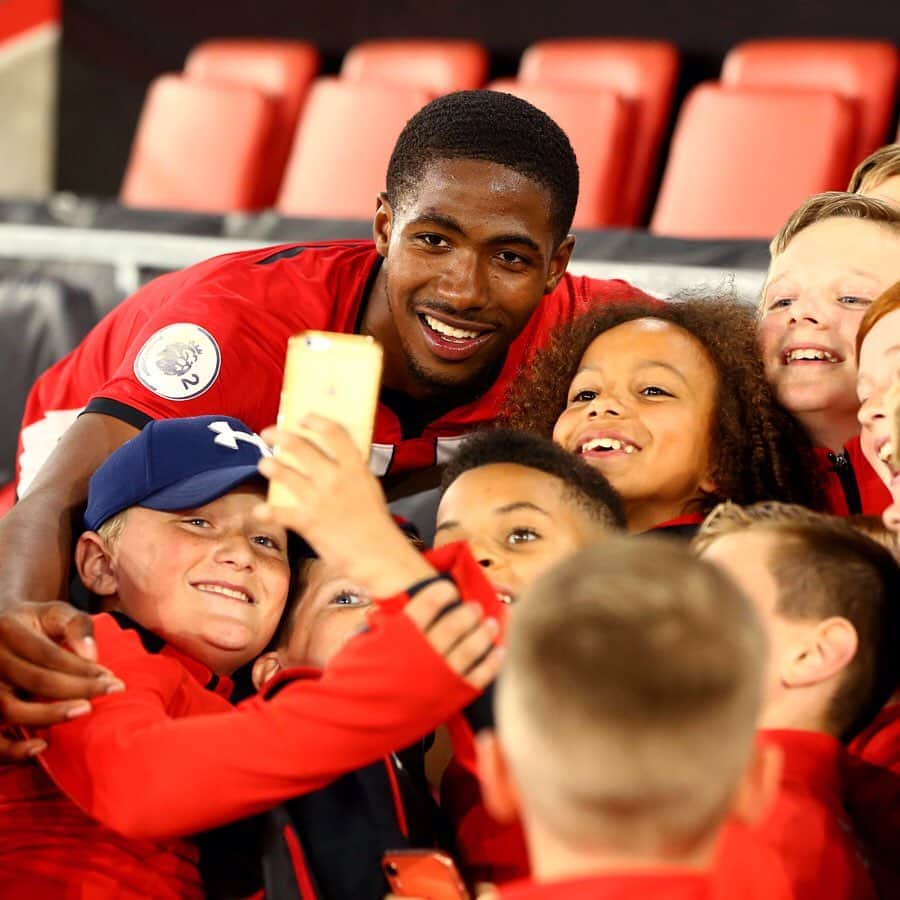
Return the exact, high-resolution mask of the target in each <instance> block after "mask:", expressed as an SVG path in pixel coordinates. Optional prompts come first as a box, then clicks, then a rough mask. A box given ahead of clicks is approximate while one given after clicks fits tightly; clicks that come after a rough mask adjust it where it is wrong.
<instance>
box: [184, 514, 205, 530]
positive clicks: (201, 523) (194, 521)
mask: <svg viewBox="0 0 900 900" xmlns="http://www.w3.org/2000/svg"><path fill="white" fill-rule="evenodd" d="M184 521H185V522H186V523H187V524H188V525H193V526H194V527H195V528H212V525H210V523H209V520H208V519H203V518H201V517H200V516H191V518H190V519H185V520H184Z"/></svg>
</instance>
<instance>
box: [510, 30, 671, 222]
mask: <svg viewBox="0 0 900 900" xmlns="http://www.w3.org/2000/svg"><path fill="white" fill-rule="evenodd" d="M518 79H519V81H521V82H523V83H525V84H541V85H580V86H583V87H590V88H601V89H603V90H607V91H615V92H616V93H617V94H619V95H620V96H621V97H623V98H625V99H626V100H628V101H629V102H630V103H631V104H632V105H633V106H634V108H635V111H634V128H633V138H632V141H633V145H632V147H633V149H632V151H631V159H630V161H629V166H628V172H627V176H626V179H625V181H624V182H623V183H622V185H621V188H620V191H621V198H620V202H621V207H620V213H619V216H618V219H619V222H620V223H621V224H623V225H638V224H640V222H641V221H642V219H643V215H644V212H645V209H646V205H647V199H648V195H649V192H650V189H651V187H652V186H653V182H654V174H655V172H656V164H657V161H658V158H659V150H660V146H661V144H662V141H663V138H664V137H665V134H666V126H667V123H668V120H669V114H670V111H671V108H672V97H673V95H674V92H675V84H676V81H677V79H678V51H677V50H676V49H675V47H674V46H673V45H672V44H669V43H666V42H665V41H639V40H616V39H608V40H607V39H602V40H601V39H592V38H591V39H573V40H552V41H540V42H538V43H536V44H533V45H532V46H531V47H529V48H528V49H527V50H526V51H525V53H524V54H523V55H522V61H521V63H520V65H519V74H518Z"/></svg>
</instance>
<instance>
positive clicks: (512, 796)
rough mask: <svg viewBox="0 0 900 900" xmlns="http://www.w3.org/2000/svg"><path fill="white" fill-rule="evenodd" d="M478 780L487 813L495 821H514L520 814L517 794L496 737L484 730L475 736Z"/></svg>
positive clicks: (489, 731) (492, 732) (488, 730)
mask: <svg viewBox="0 0 900 900" xmlns="http://www.w3.org/2000/svg"><path fill="white" fill-rule="evenodd" d="M475 751H476V757H477V761H478V780H479V782H480V783H481V796H482V797H483V798H484V805H485V808H486V809H487V811H488V812H489V813H490V814H491V816H493V817H494V819H496V820H497V821H498V822H502V823H506V822H513V821H515V819H516V818H517V817H518V814H519V794H518V791H517V790H516V785H515V782H514V781H513V778H512V773H511V772H510V771H509V765H508V764H507V762H506V757H505V756H504V755H503V748H502V747H501V746H500V743H499V741H498V740H497V735H496V733H495V732H494V731H491V730H490V729H484V730H483V731H480V732H478V734H476V735H475Z"/></svg>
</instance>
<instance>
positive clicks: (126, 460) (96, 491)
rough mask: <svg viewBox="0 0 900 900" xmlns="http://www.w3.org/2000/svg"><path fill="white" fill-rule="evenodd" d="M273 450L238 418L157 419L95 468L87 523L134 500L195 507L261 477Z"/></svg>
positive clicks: (93, 525) (91, 527)
mask: <svg viewBox="0 0 900 900" xmlns="http://www.w3.org/2000/svg"><path fill="white" fill-rule="evenodd" d="M270 453H271V451H270V450H269V448H268V446H267V445H266V443H265V441H263V439H262V438H261V437H260V436H259V435H258V434H255V433H254V432H253V430H252V429H251V428H249V427H248V426H247V425H245V424H244V423H243V422H242V421H241V420H240V419H232V418H229V417H228V416H195V417H194V418H189V419H156V420H154V421H152V422H149V423H148V424H147V425H145V426H144V429H143V431H141V433H140V434H139V435H137V436H136V437H133V438H132V439H131V440H130V441H127V442H126V443H124V444H122V446H121V447H119V448H118V449H117V450H116V451H115V452H113V453H112V454H111V455H110V456H109V458H108V459H107V460H106V461H105V462H104V463H103V465H101V466H100V468H99V469H97V471H96V472H94V475H93V477H92V478H91V481H90V485H89V486H88V503H87V509H86V510H85V513H84V525H85V528H87V529H88V531H96V529H97V528H99V527H100V525H102V524H103V523H104V522H105V521H106V520H107V519H109V518H110V517H112V516H114V515H115V514H116V513H119V512H122V510H123V509H128V508H129V507H131V506H143V507H146V508H147V509H158V510H164V511H174V510H179V509H194V508H195V507H197V506H203V505H204V504H205V503H210V502H212V501H213V500H216V499H218V498H219V497H221V496H222V495H223V494H227V493H228V492H229V491H230V490H232V489H233V488H236V487H237V486H238V485H239V484H243V483H244V482H245V481H249V480H250V479H253V478H261V477H262V476H261V475H260V474H259V472H258V471H257V464H258V463H259V461H260V459H261V458H262V457H263V456H269V455H270Z"/></svg>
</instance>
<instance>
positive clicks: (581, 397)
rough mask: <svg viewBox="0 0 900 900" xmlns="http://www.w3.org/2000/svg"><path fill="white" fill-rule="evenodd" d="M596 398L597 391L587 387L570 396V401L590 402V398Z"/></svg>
mask: <svg viewBox="0 0 900 900" xmlns="http://www.w3.org/2000/svg"><path fill="white" fill-rule="evenodd" d="M596 399H597V392H596V391H592V390H590V389H589V388H585V389H584V390H583V391H579V392H578V393H577V394H575V395H574V396H573V397H572V400H571V402H572V403H590V402H591V401H592V400H596Z"/></svg>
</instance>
